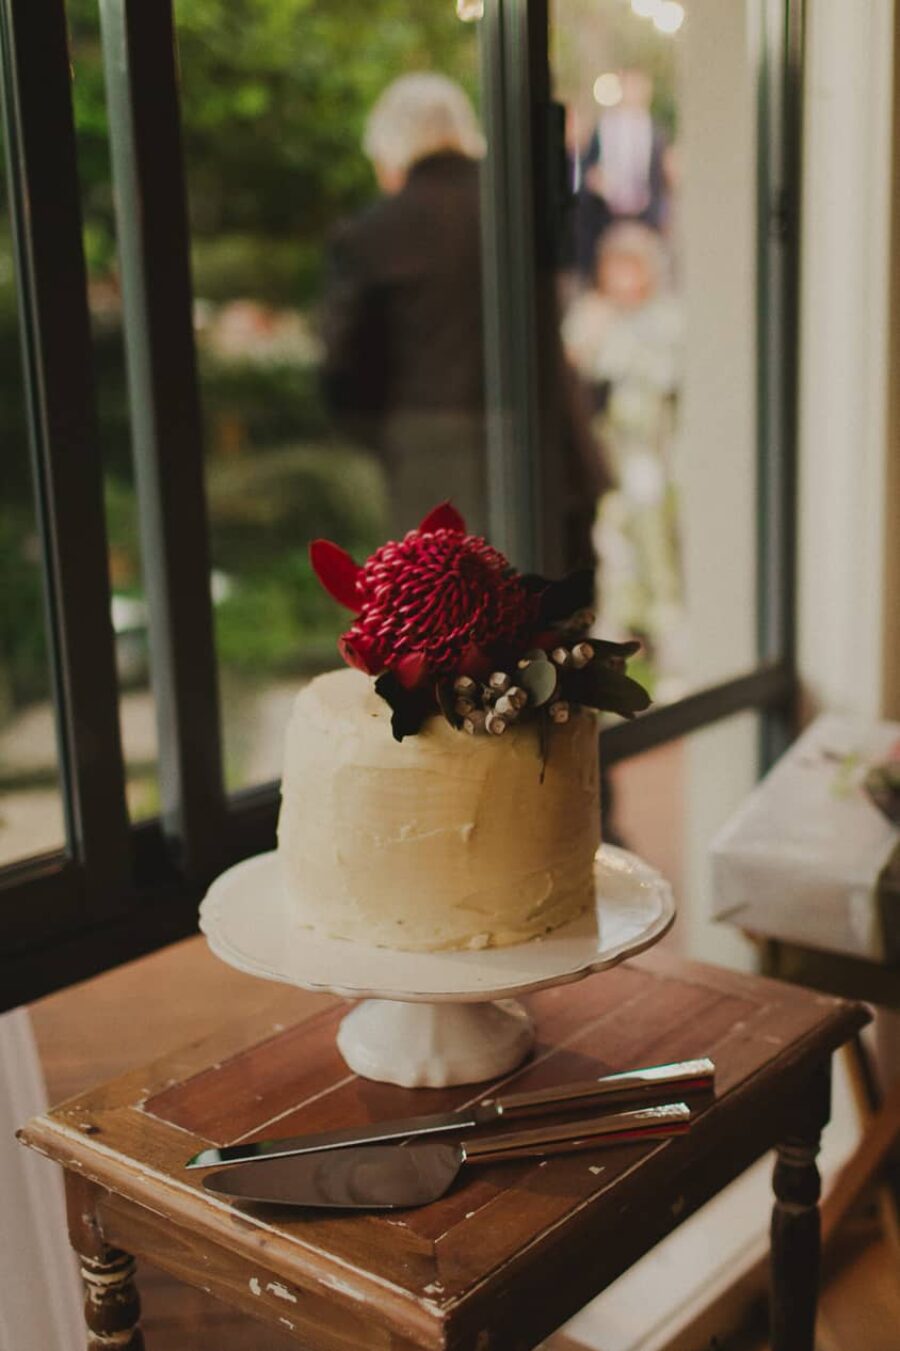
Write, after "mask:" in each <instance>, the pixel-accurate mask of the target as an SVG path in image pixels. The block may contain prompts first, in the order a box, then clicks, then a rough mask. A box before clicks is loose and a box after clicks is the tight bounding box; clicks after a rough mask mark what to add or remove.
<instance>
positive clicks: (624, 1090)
mask: <svg viewBox="0 0 900 1351" xmlns="http://www.w3.org/2000/svg"><path fill="white" fill-rule="evenodd" d="M715 1072H716V1069H715V1065H714V1064H713V1062H712V1061H711V1060H706V1059H702V1060H680V1061H678V1062H677V1063H675V1064H671V1065H650V1066H648V1067H647V1068H646V1069H640V1070H626V1071H625V1072H624V1073H622V1074H607V1075H605V1076H604V1077H603V1078H602V1079H582V1080H580V1081H579V1082H577V1083H574V1084H557V1085H556V1086H555V1087H554V1088H539V1089H537V1090H535V1091H533V1092H531V1093H504V1094H503V1096H502V1097H499V1098H493V1099H490V1100H489V1102H490V1106H492V1107H493V1108H494V1109H495V1111H496V1113H497V1116H498V1117H502V1118H503V1120H505V1121H518V1120H519V1119H520V1118H524V1117H530V1116H541V1115H543V1114H545V1113H547V1112H552V1111H555V1110H557V1109H558V1108H560V1107H570V1106H581V1107H590V1106H592V1105H593V1104H594V1103H597V1104H601V1103H608V1102H634V1101H635V1100H636V1099H637V1100H640V1099H641V1098H648V1097H660V1096H663V1097H665V1096H668V1095H669V1092H670V1090H671V1093H672V1096H675V1095H681V1094H683V1093H701V1092H704V1091H709V1090H710V1089H712V1087H713V1085H714V1083H715Z"/></svg>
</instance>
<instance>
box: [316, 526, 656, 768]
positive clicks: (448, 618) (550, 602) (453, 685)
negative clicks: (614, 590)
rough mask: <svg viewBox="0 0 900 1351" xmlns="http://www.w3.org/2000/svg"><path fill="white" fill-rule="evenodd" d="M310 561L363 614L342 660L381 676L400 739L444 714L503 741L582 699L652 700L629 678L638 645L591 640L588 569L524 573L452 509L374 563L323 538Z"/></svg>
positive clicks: (603, 705) (624, 708)
mask: <svg viewBox="0 0 900 1351" xmlns="http://www.w3.org/2000/svg"><path fill="white" fill-rule="evenodd" d="M310 559H311V561H312V565H313V568H314V570H315V572H316V575H317V576H318V578H319V581H320V582H321V583H322V585H323V586H324V588H325V590H326V591H327V592H328V593H329V595H331V596H333V597H334V599H335V600H336V601H339V602H340V604H341V605H344V606H346V607H347V609H348V610H351V611H352V612H353V614H354V615H355V619H354V621H353V623H352V624H351V626H350V628H349V629H348V630H347V631H346V633H344V634H343V635H342V636H341V638H340V640H339V644H338V646H339V648H340V652H341V655H342V656H343V658H344V660H345V661H346V662H347V664H348V665H350V666H355V667H357V668H358V669H359V670H361V671H364V672H365V673H366V674H367V675H370V676H375V677H376V679H375V689H376V690H377V692H378V693H379V694H380V695H381V696H382V698H383V699H385V700H386V701H387V703H388V704H389V705H390V706H391V709H392V714H393V716H392V719H391V726H392V729H393V733H394V736H395V737H396V738H397V740H398V741H402V740H403V737H404V736H409V735H412V734H414V733H416V732H418V731H419V730H420V728H421V727H422V724H423V723H424V722H425V720H426V719H427V718H428V717H429V716H431V715H432V714H435V713H438V712H441V713H443V715H444V716H445V717H446V718H447V720H448V722H450V723H451V725H452V726H454V727H457V728H460V729H462V730H464V731H467V732H470V733H476V732H487V733H489V734H493V735H500V734H501V733H503V732H504V731H506V729H507V727H508V726H510V724H511V723H513V722H515V721H518V720H526V719H528V718H529V717H532V718H534V717H539V718H540V720H541V726H542V730H543V731H546V729H547V725H548V723H553V722H565V721H567V720H568V717H569V714H570V709H571V706H572V705H573V704H584V705H587V706H589V707H591V708H596V709H602V710H608V711H610V712H615V713H619V714H621V715H622V716H624V717H633V716H634V714H635V713H638V712H640V711H641V710H642V709H645V708H646V707H647V706H648V704H649V702H650V700H649V697H648V695H647V693H646V691H645V690H644V689H643V687H642V686H641V685H639V684H638V683H637V681H635V680H632V679H631V678H630V677H629V676H628V675H626V673H625V662H626V659H627V658H628V657H630V656H632V655H633V654H634V653H635V652H636V651H637V650H638V648H639V646H640V644H639V643H637V642H628V643H611V642H603V641H601V640H599V639H595V638H589V637H587V633H588V630H589V628H590V626H591V624H592V623H593V619H594V616H593V614H592V613H591V611H590V606H591V603H592V600H593V586H594V579H593V572H592V571H591V569H589V568H587V569H584V570H583V571H581V572H574V573H571V574H570V575H569V576H568V577H565V578H563V579H562V580H561V581H556V582H554V581H549V580H548V579H547V578H544V577H539V576H537V575H536V574H533V573H519V572H516V571H515V569H514V568H512V567H511V566H510V564H509V563H508V562H507V560H506V559H505V558H504V556H503V554H501V553H500V552H499V551H498V550H497V549H495V548H493V547H492V546H491V545H490V544H488V543H487V541H486V540H484V539H481V538H480V537H479V536H477V535H468V534H466V527H465V522H464V521H463V519H462V517H461V516H460V514H459V512H458V511H456V509H455V508H454V507H452V506H451V505H450V503H449V502H445V503H443V504H442V505H441V506H439V507H435V509H434V510H433V511H431V512H429V513H428V515H427V516H426V517H425V519H424V520H423V521H422V523H421V525H420V526H419V527H418V529H417V530H410V531H409V532H408V533H407V534H406V535H405V536H404V538H403V539H402V540H390V541H388V543H386V544H383V545H382V546H381V548H380V549H376V551H375V553H374V554H372V556H371V558H368V559H367V560H366V562H365V563H362V564H359V563H357V562H356V561H355V560H354V559H353V558H351V557H350V555H349V554H348V553H347V552H346V551H345V550H343V549H341V548H339V547H338V545H336V544H333V543H332V542H331V541H330V540H324V539H319V540H314V541H313V542H312V544H311V545H310Z"/></svg>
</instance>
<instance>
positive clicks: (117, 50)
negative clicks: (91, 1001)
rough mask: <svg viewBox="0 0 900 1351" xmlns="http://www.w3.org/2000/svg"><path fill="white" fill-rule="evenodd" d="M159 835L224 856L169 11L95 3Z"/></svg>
mask: <svg viewBox="0 0 900 1351" xmlns="http://www.w3.org/2000/svg"><path fill="white" fill-rule="evenodd" d="M100 12H101V22H102V30H103V45H104V58H105V65H106V82H107V98H108V103H109V114H110V118H109V120H110V140H111V150H112V162H113V177H114V182H115V190H116V209H117V222H118V241H119V252H120V263H121V270H122V289H123V301H124V312H125V335H126V354H127V362H128V381H129V390H130V397H131V418H132V432H133V438H134V454H135V467H136V477H137V485H138V494H139V499H140V516H141V538H142V547H143V555H144V576H145V584H146V588H147V594H148V601H149V624H150V645H151V667H152V673H153V680H154V691H155V696H156V705H157V724H158V731H159V758H160V785H161V794H162V803H163V812H162V814H163V823H164V827H165V829H166V833H167V835H168V837H169V839H170V841H172V842H173V843H174V844H175V845H176V846H177V849H178V856H179V859H180V862H181V863H182V864H183V866H184V867H186V868H187V869H188V870H189V871H190V872H192V873H193V874H195V875H200V874H208V873H209V872H211V871H214V870H215V868H216V866H217V865H218V863H219V862H220V861H221V859H222V857H223V847H224V841H223V835H224V831H223V825H224V820H225V802H224V788H223V782H222V764H221V745H220V724H219V701H218V687H217V678H216V660H215V650H214V639H213V621H212V606H211V600H210V556H209V536H208V526H207V511H206V500H205V487H204V476H203V454H202V445H203V432H202V422H201V411H200V398H199V391H198V384H197V365H196V354H195V350H194V334H193V324H192V293H191V276H190V237H189V227H188V215H187V201H186V189H185V180H184V167H183V160H182V146H181V130H180V120H179V99H178V78H177V68H176V55H175V34H174V21H173V14H172V6H171V3H170V0H154V3H152V4H147V3H146V2H145V0H101V4H100Z"/></svg>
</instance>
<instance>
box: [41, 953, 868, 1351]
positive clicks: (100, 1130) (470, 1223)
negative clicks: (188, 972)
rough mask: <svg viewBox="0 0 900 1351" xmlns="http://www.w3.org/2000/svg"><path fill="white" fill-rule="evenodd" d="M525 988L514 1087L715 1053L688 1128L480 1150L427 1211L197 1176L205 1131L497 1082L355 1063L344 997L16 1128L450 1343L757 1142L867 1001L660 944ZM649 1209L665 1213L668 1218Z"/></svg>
mask: <svg viewBox="0 0 900 1351" xmlns="http://www.w3.org/2000/svg"><path fill="white" fill-rule="evenodd" d="M530 1003H531V1007H532V1009H533V1012H534V1014H535V1017H536V1021H537V1029H538V1048H537V1051H536V1054H535V1056H534V1057H533V1059H532V1060H531V1061H530V1062H529V1063H527V1064H526V1065H525V1066H523V1067H522V1068H521V1069H520V1070H519V1071H517V1072H516V1073H515V1074H513V1075H512V1076H508V1081H509V1082H511V1083H512V1084H514V1085H515V1087H516V1088H519V1087H523V1088H524V1087H526V1086H535V1087H536V1086H543V1085H545V1084H549V1083H553V1082H565V1081H570V1080H572V1079H576V1078H584V1077H586V1076H588V1075H596V1074H601V1073H604V1072H608V1071H611V1070H617V1069H626V1068H629V1067H633V1066H636V1065H639V1064H649V1063H653V1062H654V1061H660V1060H671V1059H681V1058H687V1057H693V1056H699V1055H707V1054H712V1055H713V1058H714V1059H715V1060H716V1064H717V1092H716V1100H715V1102H714V1104H712V1105H710V1106H709V1107H708V1108H707V1109H706V1110H705V1112H704V1113H703V1114H701V1116H700V1117H699V1119H698V1121H697V1123H696V1124H695V1125H694V1127H693V1128H692V1131H691V1133H690V1134H689V1135H688V1136H686V1137H682V1138H678V1139H673V1140H669V1141H661V1142H660V1141H656V1142H647V1143H645V1144H632V1145H629V1146H621V1147H618V1148H616V1149H614V1150H610V1149H606V1150H603V1149H597V1150H592V1151H585V1152H584V1153H583V1154H578V1155H566V1156H559V1157H556V1158H552V1159H549V1160H547V1161H546V1162H545V1163H543V1164H538V1163H531V1162H520V1163H515V1164H503V1165H493V1166H491V1167H487V1168H480V1169H475V1168H473V1169H471V1170H470V1176H469V1177H468V1178H466V1179H464V1180H463V1181H462V1182H461V1184H460V1185H458V1186H457V1187H456V1188H455V1189H454V1191H453V1192H452V1193H451V1194H450V1195H449V1196H447V1197H446V1198H444V1199H443V1200H442V1201H439V1202H437V1203H436V1204H435V1205H433V1206H429V1207H425V1208H423V1209H421V1210H415V1211H408V1212H397V1213H393V1214H386V1215H377V1214H372V1215H339V1214H327V1213H325V1212H306V1213H303V1212H285V1211H279V1210H278V1209H277V1208H274V1207H268V1208H265V1207H256V1208H253V1207H247V1208H243V1209H239V1208H236V1207H233V1206H230V1205H229V1204H228V1203H227V1202H225V1201H224V1200H223V1199H221V1198H216V1197H213V1196H211V1195H210V1194H209V1193H206V1192H205V1191H203V1190H202V1188H201V1186H200V1179H199V1176H198V1174H196V1173H189V1172H186V1171H185V1170H184V1168H183V1164H184V1162H185V1160H186V1158H187V1157H188V1156H189V1155H190V1154H192V1153H194V1152H195V1151H196V1150H197V1149H199V1148H201V1147H202V1145H203V1143H205V1142H214V1143H218V1144H225V1143H228V1142H230V1141H233V1140H234V1139H236V1138H243V1137H247V1136H251V1137H252V1136H253V1135H259V1134H262V1135H267V1134H273V1133H275V1134H293V1133H295V1132H298V1131H305V1130H310V1131H312V1130H324V1129H329V1128H330V1127H338V1126H346V1125H349V1124H351V1123H362V1122H365V1121H370V1120H378V1119H384V1118H386V1117H397V1116H404V1115H408V1114H411V1113H421V1112H427V1111H433V1110H445V1109H446V1108H448V1107H451V1106H456V1105H459V1104H460V1103H462V1102H465V1101H472V1100H475V1099H477V1098H480V1097H481V1096H485V1095H486V1094H487V1093H489V1092H493V1091H495V1089H496V1087H497V1085H481V1086H479V1085H475V1086H471V1085H470V1086H465V1087H462V1088H456V1089H447V1090H407V1089H399V1088H395V1087H392V1086H389V1085H384V1084H374V1083H371V1082H369V1081H366V1080H363V1079H359V1078H357V1077H356V1076H353V1075H350V1074H349V1073H348V1071H347V1068H346V1066H345V1065H344V1063H343V1061H342V1060H340V1057H339V1056H337V1054H336V1051H335V1048H334V1033H335V1030H336V1027H337V1023H338V1021H339V1019H340V1016H341V1015H342V1013H343V1011H344V1008H345V1006H343V1005H335V1006H333V1007H331V1008H326V1009H322V1010H319V1011H316V1012H314V1013H313V1014H312V1015H311V1016H308V1017H307V1018H306V1019H305V1020H304V1021H303V1022H301V1023H300V1024H298V1025H297V1026H294V1027H290V1028H285V1029H278V1028H277V1027H274V1026H273V1025H272V1023H271V1019H269V1020H268V1021H267V1020H266V1019H265V1018H260V1019H259V1020H258V1022H257V1023H256V1025H255V1026H254V1027H252V1028H248V1027H246V1026H243V1027H241V1028H238V1029H230V1030H229V1029H222V1030H221V1031H220V1032H217V1033H216V1034H215V1035H214V1036H213V1037H211V1038H208V1039H206V1041H205V1042H204V1043H203V1044H201V1045H199V1046H194V1047H190V1048H187V1049H185V1050H183V1051H180V1052H177V1053H175V1054H174V1055H171V1056H165V1057H162V1059H161V1060H159V1061H157V1062H156V1063H155V1064H153V1065H151V1066H149V1067H145V1068H143V1069H140V1070H135V1071H134V1072H132V1073H130V1074H128V1075H126V1076H124V1077H122V1078H121V1079H119V1080H116V1081H114V1082H113V1083H112V1084H109V1085H104V1086H102V1087H101V1088H99V1089H95V1090H92V1091H90V1092H88V1093H85V1094H82V1095H81V1096H80V1097H78V1098H76V1099H74V1100H72V1101H70V1102H68V1103H66V1104H64V1105H63V1106H62V1107H60V1108H58V1109H55V1110H54V1111H53V1112H51V1113H48V1114H47V1115H45V1116H44V1117H41V1118H38V1119H37V1120H36V1121H34V1122H32V1123H30V1124H29V1126H28V1127H27V1128H26V1130H25V1132H24V1138H25V1140H26V1142H27V1143H30V1144H32V1145H34V1146H35V1147H36V1148H38V1149H40V1150H42V1151H43V1152H45V1153H47V1154H49V1155H50V1156H51V1157H53V1158H56V1159H58V1160H59V1161H60V1162H62V1163H63V1164H64V1165H65V1166H66V1167H69V1168H72V1169H75V1170H78V1171H81V1172H83V1173H84V1174H85V1176H87V1177H89V1178H92V1179H93V1180H94V1181H96V1182H97V1183H98V1184H100V1185H101V1186H103V1187H105V1188H107V1189H109V1190H110V1191H111V1192H113V1193H116V1194H118V1195H121V1196H122V1197H124V1198H126V1199H127V1200H128V1202H129V1204H136V1205H138V1206H146V1207H148V1208H149V1209H151V1210H154V1212H155V1213H157V1214H159V1213H163V1214H165V1215H166V1216H167V1217H168V1219H169V1220H170V1222H171V1223H173V1224H176V1225H177V1226H179V1227H183V1228H186V1229H187V1230H189V1231H190V1232H191V1233H192V1234H194V1235H199V1236H200V1237H201V1238H202V1236H203V1235H205V1236H206V1238H207V1240H208V1241H209V1242H211V1243H214V1244H216V1245H217V1251H218V1249H219V1248H221V1249H223V1250H229V1249H230V1250H231V1251H232V1252H233V1253H234V1254H236V1255H242V1260H253V1261H264V1262H265V1264H266V1269H267V1270H270V1271H273V1272H275V1273H280V1278H283V1279H285V1280H290V1281H293V1282H295V1283H296V1284H297V1287H298V1288H304V1289H306V1290H307V1291H318V1292H320V1293H326V1294H327V1295H328V1297H329V1298H334V1299H336V1300H338V1301H339V1302H340V1301H342V1300H343V1301H345V1302H348V1303H347V1307H348V1308H349V1307H351V1306H352V1307H356V1308H358V1306H359V1303H360V1302H361V1301H362V1302H365V1303H366V1304H367V1306H368V1307H370V1310H371V1314H372V1317H373V1318H374V1319H375V1320H376V1322H377V1323H378V1325H379V1326H380V1327H384V1328H388V1329H393V1330H394V1332H395V1333H396V1334H397V1336H400V1337H411V1338H412V1340H413V1341H414V1342H416V1343H417V1344H420V1345H422V1346H423V1347H424V1346H444V1345H447V1346H450V1345H452V1344H455V1339H456V1338H458V1337H460V1336H462V1331H461V1329H463V1328H464V1327H466V1326H469V1325H470V1324H471V1319H472V1318H473V1317H474V1316H475V1315H474V1313H473V1310H474V1309H476V1308H477V1309H479V1310H480V1313H479V1315H478V1316H479V1317H488V1316H491V1317H493V1316H494V1315H493V1314H490V1310H491V1309H492V1308H495V1307H496V1317H497V1318H500V1317H501V1316H505V1315H503V1314H502V1310H503V1309H504V1308H505V1307H507V1306H506V1305H504V1303H503V1299H505V1298H507V1297H508V1298H510V1299H512V1298H514V1297H515V1294H516V1291H518V1292H519V1294H520V1295H522V1297H523V1298H524V1296H525V1293H526V1291H527V1288H528V1287H529V1283H533V1282H535V1281H540V1280H543V1279H544V1276H543V1274H542V1273H544V1272H545V1271H549V1270H550V1269H551V1268H552V1266H553V1264H554V1262H556V1261H557V1259H558V1257H559V1254H560V1252H563V1253H565V1252H572V1251H574V1250H573V1249H572V1245H573V1244H574V1243H576V1241H577V1242H582V1241H583V1238H584V1235H585V1234H586V1233H588V1232H590V1233H591V1234H592V1236H593V1237H592V1242H593V1243H594V1244H595V1245H596V1254H597V1255H596V1263H595V1267H594V1268H592V1270H595V1271H596V1273H600V1272H601V1271H603V1270H612V1268H613V1267H614V1265H615V1261H616V1257H617V1253H616V1247H617V1245H616V1238H615V1235H616V1232H617V1226H618V1225H619V1224H620V1222H621V1217H622V1216H623V1214H624V1213H625V1212H626V1211H627V1210H628V1208H629V1207H630V1206H633V1205H634V1204H635V1203H636V1200H637V1199H638V1198H641V1197H643V1202H642V1203H646V1204H647V1205H649V1206H650V1207H651V1209H652V1204H653V1197H654V1196H656V1195H658V1196H662V1195H663V1194H664V1193H665V1192H666V1190H667V1188H670V1187H671V1186H672V1185H674V1183H673V1182H672V1179H673V1178H675V1177H677V1176H679V1175H681V1174H687V1173H689V1172H690V1170H691V1169H695V1168H696V1166H697V1163H698V1160H700V1159H701V1158H702V1154H703V1151H704V1149H706V1150H713V1149H715V1148H717V1147H718V1145H717V1142H718V1143H719V1144H720V1145H721V1147H722V1148H726V1147H727V1148H730V1149H731V1150H732V1151H733V1152H734V1156H735V1158H737V1157H738V1156H739V1155H740V1156H741V1157H743V1156H744V1155H745V1154H747V1155H748V1157H752V1150H753V1149H754V1148H755V1149H756V1151H757V1152H762V1150H763V1149H765V1148H766V1147H767V1146H768V1145H769V1144H771V1142H772V1140H773V1139H774V1138H775V1137H774V1135H772V1131H773V1130H775V1129H777V1127H778V1124H779V1117H778V1114H779V1112H780V1111H782V1110H783V1108H784V1105H785V1103H786V1102H787V1100H788V1098H789V1096H790V1093H791V1091H792V1089H793V1088H795V1086H796V1083H797V1082H798V1076H799V1077H800V1079H802V1076H803V1075H804V1074H808V1073H809V1072H810V1071H811V1070H812V1068H813V1067H814V1066H815V1065H817V1064H820V1063H821V1061H822V1059H823V1058H824V1057H826V1056H827V1055H828V1054H830V1052H831V1051H832V1050H833V1049H834V1048H835V1047H837V1046H838V1045H839V1044H841V1043H842V1042H843V1041H844V1040H846V1039H847V1037H848V1036H849V1035H851V1034H852V1032H853V1031H854V1030H855V1029H856V1028H857V1027H859V1026H861V1025H862V1023H863V1022H864V1021H865V1019H866V1013H865V1011H864V1010H863V1009H862V1008H861V1007H860V1006H855V1005H850V1004H847V1003H844V1002H842V1001H839V1000H835V999H832V998H830V997H827V996H823V995H818V994H814V993H811V992H809V991H804V990H800V989H798V988H796V987H793V986H786V985H781V984H779V983H776V982H772V981H767V980H763V979H760V978H758V977H753V976H745V975H741V974H739V973H734V972H727V971H722V970H719V969H717V968H710V967H705V966H698V965H695V964H690V963H684V962H681V961H679V960H678V959H673V958H671V957H669V956H667V955H665V954H660V953H654V954H648V955H646V956H645V957H643V958H641V959H639V960H638V961H637V962H635V963H631V964H629V965H627V966H625V967H621V968H617V969H616V970H615V971H611V972H606V973H602V974H600V975H598V976H595V977H592V978H589V979H588V980H586V981H584V982H581V983H580V984H577V985H570V986H562V987H557V988H555V989H552V990H547V991H543V992H541V993H540V994H539V995H536V996H535V997H534V999H533V1000H532V1001H530ZM748 1132H749V1136H750V1137H752V1139H750V1140H749V1143H748V1141H747V1139H745V1137H747V1134H748ZM729 1142H730V1143H729ZM720 1166H721V1167H726V1168H727V1166H728V1163H727V1160H726V1161H724V1162H722V1161H720ZM741 1166H744V1165H741ZM695 1199H696V1198H694V1199H692V1200H691V1202H690V1205H691V1206H693V1204H694V1203H695ZM658 1223H660V1224H663V1225H664V1224H668V1226H669V1227H673V1225H674V1223H675V1218H674V1217H673V1216H663V1217H662V1218H660V1219H659V1220H658ZM604 1236H607V1237H605V1238H604ZM192 1241H193V1240H192ZM606 1248H608V1252H607V1251H606ZM604 1263H606V1265H605V1266H604ZM598 1279H599V1275H598ZM573 1289H574V1287H573ZM492 1292H493V1295H496V1296H497V1299H499V1300H500V1303H498V1304H496V1306H495V1305H494V1304H493V1303H492ZM501 1294H502V1295H503V1299H501V1298H500V1296H501ZM574 1297H575V1296H574V1294H573V1295H572V1298H574ZM564 1298H565V1297H564V1296H563V1294H560V1299H563V1300H564ZM572 1307H573V1309H574V1307H576V1306H575V1305H573V1306H572ZM411 1329H412V1331H411Z"/></svg>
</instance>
